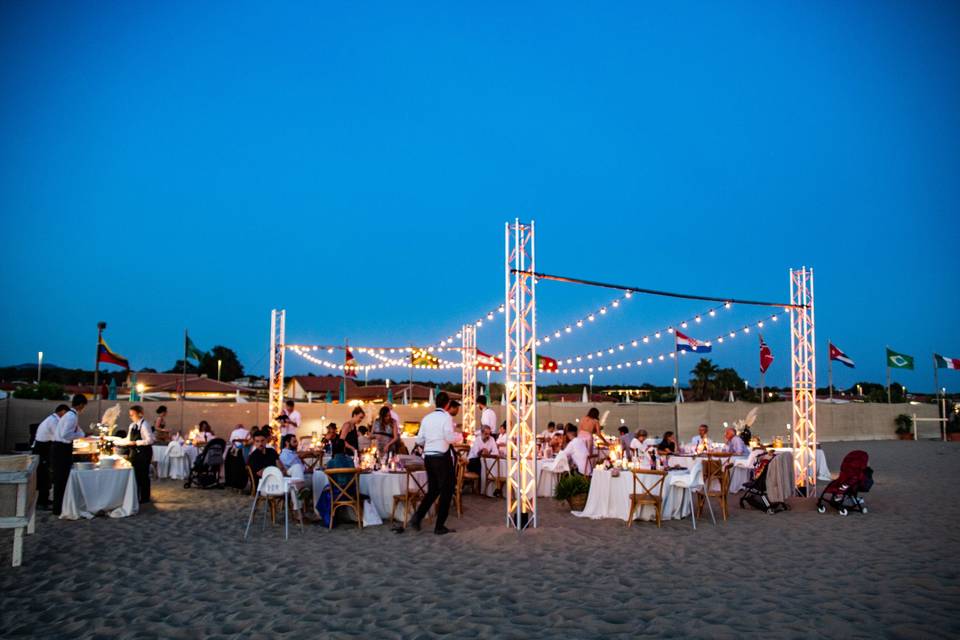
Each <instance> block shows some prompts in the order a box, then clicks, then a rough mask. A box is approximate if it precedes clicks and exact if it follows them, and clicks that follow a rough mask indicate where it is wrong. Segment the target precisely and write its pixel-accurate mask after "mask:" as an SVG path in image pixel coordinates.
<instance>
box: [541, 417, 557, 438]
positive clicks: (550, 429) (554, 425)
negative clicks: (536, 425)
mask: <svg viewBox="0 0 960 640" xmlns="http://www.w3.org/2000/svg"><path fill="white" fill-rule="evenodd" d="M556 430H557V423H556V422H554V421H553V420H551V421H550V422H548V423H547V428H546V429H544V430H543V433H541V434H540V435H541V436H543V437H544V438H550V436H552V435H553V432H554V431H556Z"/></svg>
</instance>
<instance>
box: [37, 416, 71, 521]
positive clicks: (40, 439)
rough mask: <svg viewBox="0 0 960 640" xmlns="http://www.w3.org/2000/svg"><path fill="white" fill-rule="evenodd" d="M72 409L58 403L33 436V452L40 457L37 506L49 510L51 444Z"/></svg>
mask: <svg viewBox="0 0 960 640" xmlns="http://www.w3.org/2000/svg"><path fill="white" fill-rule="evenodd" d="M69 410H70V407H68V406H67V405H65V404H61V405H57V408H56V409H54V411H53V413H51V414H50V415H48V416H47V417H46V418H44V419H43V422H41V423H40V426H38V427H37V433H36V435H35V436H34V438H33V453H34V454H35V455H36V456H37V457H38V458H39V460H38V463H37V491H38V492H39V494H40V495H38V496H37V508H38V509H43V510H47V509H49V508H50V444H51V443H52V442H54V441H55V440H54V439H55V438H56V437H57V423H59V422H60V418H62V417H63V414H65V413H66V412H67V411H69Z"/></svg>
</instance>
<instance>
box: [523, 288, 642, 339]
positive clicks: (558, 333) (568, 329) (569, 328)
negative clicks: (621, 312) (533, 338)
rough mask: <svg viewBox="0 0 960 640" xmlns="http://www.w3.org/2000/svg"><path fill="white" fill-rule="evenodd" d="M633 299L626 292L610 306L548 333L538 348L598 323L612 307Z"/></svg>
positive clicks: (612, 301) (629, 293)
mask: <svg viewBox="0 0 960 640" xmlns="http://www.w3.org/2000/svg"><path fill="white" fill-rule="evenodd" d="M631 297H633V294H632V293H631V292H630V291H626V292H624V294H623V295H622V296H620V297H617V298H614V299H613V300H611V301H610V302H609V303H608V304H606V305H604V306H601V307H599V308H598V309H596V310H595V311H592V312H591V313H588V314H587V315H585V316H583V317H582V318H578V319H577V320H575V321H573V322H569V323H567V324H565V325H564V326H563V328H562V329H560V328H557V329H554V330H553V331H547V332H546V333H545V334H544V337H543V338H540V339H538V340H537V346H538V347H539V346H540V345H541V344H542V343H549V342H550V341H551V340H559V339H560V338H561V337H563V335H564V334H565V333H573V329H574V328H577V329H582V328H583V327H584V325H586V324H587V323H590V322H596V320H597V316H598V315H600V316H605V315H607V311H609V310H610V308H611V307H612V308H614V309H619V308H620V305H621V303H622V302H624V301H625V300H629V299H630V298H631Z"/></svg>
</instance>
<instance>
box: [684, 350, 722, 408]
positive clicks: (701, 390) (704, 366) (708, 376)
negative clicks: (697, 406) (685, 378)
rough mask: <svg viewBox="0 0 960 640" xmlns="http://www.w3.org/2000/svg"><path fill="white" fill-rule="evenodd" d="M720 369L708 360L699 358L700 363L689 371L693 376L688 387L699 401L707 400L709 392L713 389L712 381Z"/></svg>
mask: <svg viewBox="0 0 960 640" xmlns="http://www.w3.org/2000/svg"><path fill="white" fill-rule="evenodd" d="M718 371H720V367H718V366H717V365H715V364H713V362H711V361H710V359H709V358H700V361H699V362H698V363H697V364H696V366H694V367H693V369H691V370H690V374H691V375H692V376H693V377H692V378H691V379H690V386H691V387H692V388H693V392H694V394H695V395H696V397H697V398H698V399H699V400H708V399H709V398H710V392H711V391H712V389H713V385H714V381H715V380H716V379H717V372H718Z"/></svg>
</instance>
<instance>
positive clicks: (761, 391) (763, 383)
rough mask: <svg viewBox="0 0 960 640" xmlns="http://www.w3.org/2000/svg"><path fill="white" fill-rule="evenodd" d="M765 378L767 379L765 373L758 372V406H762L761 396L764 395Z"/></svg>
mask: <svg viewBox="0 0 960 640" xmlns="http://www.w3.org/2000/svg"><path fill="white" fill-rule="evenodd" d="M766 377H767V373H766V371H761V372H760V404H763V396H764V395H766V394H765V393H764V388H765V381H766Z"/></svg>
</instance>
